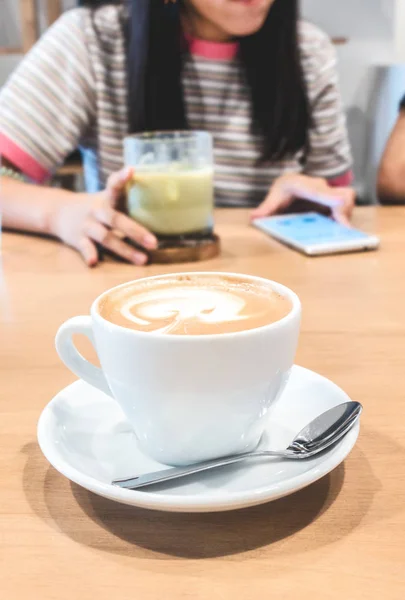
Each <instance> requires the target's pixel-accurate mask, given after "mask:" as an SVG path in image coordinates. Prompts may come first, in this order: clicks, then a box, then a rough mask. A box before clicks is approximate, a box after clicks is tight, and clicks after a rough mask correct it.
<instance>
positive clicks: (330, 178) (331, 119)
mask: <svg viewBox="0 0 405 600" xmlns="http://www.w3.org/2000/svg"><path fill="white" fill-rule="evenodd" d="M301 28H302V30H301V35H302V36H304V38H305V36H309V37H310V40H309V41H311V42H312V44H311V48H312V49H311V50H308V51H305V52H303V68H304V73H305V76H306V82H307V89H308V100H309V104H310V111H311V126H310V129H309V131H308V136H309V148H308V151H307V154H306V157H305V165H304V174H286V175H283V176H281V177H279V178H278V179H277V180H276V181H275V182H274V184H273V185H272V187H271V189H270V191H269V193H268V195H267V197H266V198H265V200H264V202H263V203H262V204H261V206H259V207H258V208H257V209H256V210H254V211H253V213H252V218H253V219H256V218H260V217H264V216H267V215H272V214H275V213H278V212H282V211H285V210H286V209H288V207H289V206H290V205H291V203H292V202H293V201H294V200H295V199H297V198H298V199H303V200H309V201H314V202H318V205H321V206H324V205H325V204H326V205H327V206H329V207H330V208H331V213H332V215H333V217H334V218H335V219H336V220H338V221H340V222H342V223H344V224H346V225H347V224H348V223H349V220H350V216H351V213H352V210H353V207H354V204H355V199H356V195H355V192H354V189H353V188H352V187H350V184H351V182H352V178H353V175H352V158H351V152H350V145H349V141H348V135H347V128H346V122H345V116H344V110H343V106H342V101H341V97H340V91H339V82H338V75H337V64H336V55H335V51H334V48H333V46H332V44H331V42H330V40H329V38H328V37H327V36H326V35H325V34H323V33H322V32H321V31H319V30H318V29H316V28H314V26H313V25H309V24H301ZM313 38H316V39H317V43H316V45H315V43H314V39H313ZM316 209H317V207H316V205H315V204H314V210H316Z"/></svg>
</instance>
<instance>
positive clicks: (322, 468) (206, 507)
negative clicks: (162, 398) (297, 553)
mask: <svg viewBox="0 0 405 600" xmlns="http://www.w3.org/2000/svg"><path fill="white" fill-rule="evenodd" d="M293 368H294V369H297V370H298V371H301V372H309V373H311V374H312V375H316V377H317V378H319V379H323V380H324V381H325V382H327V384H328V385H329V386H333V387H335V389H336V390H337V391H338V392H339V394H340V395H341V396H342V399H341V402H345V401H349V400H350V398H349V397H348V396H347V394H346V393H345V392H344V391H343V390H342V389H341V388H339V386H337V385H336V384H335V383H333V382H332V381H330V379H327V378H326V377H323V376H322V375H319V374H318V373H315V372H314V371H310V370H309V369H304V368H303V367H298V366H297V365H294V367H293ZM79 383H81V380H79V381H76V382H75V383H73V384H71V385H69V386H67V387H66V388H65V389H64V390H61V391H60V392H59V393H58V394H57V395H56V396H55V397H54V398H53V400H51V401H50V402H49V404H48V405H47V406H46V407H45V408H44V410H43V412H42V414H41V416H40V418H39V422H38V431H37V435H38V443H39V446H40V448H41V450H42V452H43V454H44V456H45V457H46V459H47V460H48V462H49V463H50V464H51V465H52V466H53V467H54V468H55V469H56V470H57V471H59V473H61V474H62V475H64V476H65V477H67V478H68V479H70V480H71V481H73V482H74V483H76V484H78V485H80V486H81V487H83V488H85V489H87V490H89V491H90V492H94V493H95V494H98V495H100V496H103V497H105V498H109V499H111V500H116V501H117V502H121V503H122V504H128V505H130V506H137V507H140V508H148V509H152V510H163V511H169V512H219V511H226V510H235V509H238V508H243V507H247V506H256V505H258V504H264V503H265V502H270V501H273V500H277V499H278V498H282V497H284V496H288V495H289V494H293V493H294V492H297V491H299V490H300V489H302V488H304V487H307V486H308V485H310V484H312V483H315V481H318V479H321V478H322V477H324V476H325V475H327V474H328V473H330V472H331V471H333V469H335V468H336V467H337V466H338V465H339V464H340V463H341V462H343V461H344V459H345V458H346V457H347V456H348V454H349V453H350V451H351V450H352V448H353V447H354V445H355V443H356V440H357V438H358V435H359V432H360V423H359V422H358V423H357V424H356V425H355V426H354V427H353V429H352V430H351V431H350V432H349V433H348V434H347V435H346V436H345V437H344V438H343V440H342V441H341V442H339V444H338V445H337V446H335V447H333V448H332V449H331V450H330V451H328V452H327V453H325V454H324V455H323V456H324V460H323V461H322V462H321V463H320V464H318V465H317V466H315V467H313V468H312V469H310V470H309V471H306V472H305V473H302V474H300V475H296V476H295V477H292V478H290V479H287V480H284V481H281V482H280V483H272V484H271V485H269V486H267V487H263V488H261V489H259V490H248V491H243V492H233V493H226V492H225V493H224V494H218V493H211V494H204V497H203V500H202V499H201V497H199V496H198V495H193V496H183V495H172V494H170V495H165V494H162V493H160V494H154V493H153V492H146V491H138V490H125V489H121V488H118V487H116V486H113V485H111V484H107V483H102V482H100V481H98V480H97V479H94V478H93V477H89V476H88V475H85V474H83V473H81V472H80V471H78V470H77V469H75V468H74V467H72V466H71V465H70V464H69V463H67V462H66V460H65V459H64V458H63V457H62V456H61V455H60V454H59V453H58V445H57V444H55V443H54V441H53V438H52V436H51V435H50V432H51V431H52V427H51V423H50V419H51V413H52V410H51V409H52V406H53V405H54V404H56V403H57V401H58V396H59V394H61V393H63V392H64V391H66V390H72V389H73V388H74V387H75V386H77V385H78V384H79ZM87 385H88V384H87ZM111 401H112V402H113V400H111Z"/></svg>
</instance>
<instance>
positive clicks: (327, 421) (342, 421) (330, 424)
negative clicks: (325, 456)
mask: <svg viewBox="0 0 405 600" xmlns="http://www.w3.org/2000/svg"><path fill="white" fill-rule="evenodd" d="M362 409H363V408H362V406H361V404H360V403H359V402H344V403H343V404H339V405H338V406H335V407H334V408H331V409H329V410H327V411H326V412H324V413H322V414H321V415H319V417H316V419H314V420H313V421H311V422H310V423H309V424H308V425H306V427H304V429H302V430H301V431H300V432H299V434H298V435H297V436H296V437H295V438H294V440H293V441H292V442H291V444H290V445H289V446H288V448H286V450H284V451H282V452H281V451H280V452H274V451H271V450H258V451H255V452H246V453H244V454H236V455H233V456H227V457H224V458H216V459H214V460H208V461H205V462H201V463H196V464H193V465H189V466H187V467H174V468H172V469H163V470H162V471H157V472H155V473H146V474H145V475H140V476H139V477H129V478H127V479H114V481H113V482H112V484H113V485H115V486H118V487H121V488H125V489H129V490H135V489H137V488H141V487H146V486H149V485H154V484H156V483H162V482H164V481H171V480H173V479H178V478H179V477H186V476H187V475H193V474H195V473H201V472H202V471H208V470H210V469H216V468H217V467H223V466H225V465H231V464H234V463H238V462H241V461H243V460H246V459H248V458H258V457H265V456H266V457H269V456H270V457H277V458H287V459H290V460H291V459H295V460H297V459H298V460H303V459H305V458H311V456H315V454H318V453H319V452H322V451H323V450H326V448H329V447H330V446H332V445H333V444H336V442H338V441H339V440H340V439H341V438H342V437H343V436H345V435H346V433H347V432H348V431H350V429H351V428H352V427H353V425H354V424H355V423H356V421H357V419H358V418H359V416H360V414H361V411H362Z"/></svg>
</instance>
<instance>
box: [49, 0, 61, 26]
mask: <svg viewBox="0 0 405 600" xmlns="http://www.w3.org/2000/svg"><path fill="white" fill-rule="evenodd" d="M61 14H62V1H61V0H46V16H47V20H48V26H51V25H52V23H54V22H55V21H56V20H57V19H59V17H60V16H61Z"/></svg>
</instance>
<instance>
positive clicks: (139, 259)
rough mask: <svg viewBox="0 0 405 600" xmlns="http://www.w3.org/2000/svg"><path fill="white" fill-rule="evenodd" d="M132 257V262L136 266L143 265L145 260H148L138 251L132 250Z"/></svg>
mask: <svg viewBox="0 0 405 600" xmlns="http://www.w3.org/2000/svg"><path fill="white" fill-rule="evenodd" d="M132 257H133V261H134V263H135V264H136V265H138V266H142V265H144V264H145V263H146V261H147V260H148V259H147V257H146V256H145V255H144V254H139V252H134V254H133V255H132Z"/></svg>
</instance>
